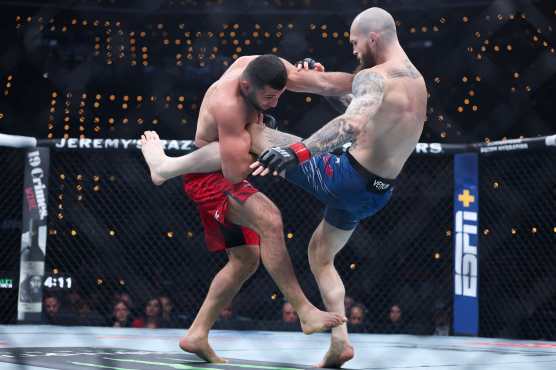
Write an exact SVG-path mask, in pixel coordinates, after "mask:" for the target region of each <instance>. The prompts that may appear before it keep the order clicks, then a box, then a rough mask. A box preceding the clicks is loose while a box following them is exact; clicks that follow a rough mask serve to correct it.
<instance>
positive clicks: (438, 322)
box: [432, 310, 450, 336]
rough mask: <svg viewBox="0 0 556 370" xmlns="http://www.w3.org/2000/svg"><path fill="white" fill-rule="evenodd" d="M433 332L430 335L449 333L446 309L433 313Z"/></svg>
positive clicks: (445, 334)
mask: <svg viewBox="0 0 556 370" xmlns="http://www.w3.org/2000/svg"><path fill="white" fill-rule="evenodd" d="M432 322H433V325H434V332H433V333H432V335H444V336H447V335H450V315H449V314H448V312H447V311H446V310H438V311H436V312H435V313H434V314H433V317H432Z"/></svg>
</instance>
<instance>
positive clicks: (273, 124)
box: [263, 113, 278, 129]
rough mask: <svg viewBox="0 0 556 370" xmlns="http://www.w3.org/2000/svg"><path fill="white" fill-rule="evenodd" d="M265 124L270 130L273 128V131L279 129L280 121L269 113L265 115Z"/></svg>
mask: <svg viewBox="0 0 556 370" xmlns="http://www.w3.org/2000/svg"><path fill="white" fill-rule="evenodd" d="M263 123H264V125H265V126H266V127H268V128H272V129H277V128H278V121H277V120H276V118H274V117H273V116H271V115H270V114H267V113H264V114H263Z"/></svg>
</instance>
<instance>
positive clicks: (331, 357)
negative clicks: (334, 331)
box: [314, 339, 354, 369]
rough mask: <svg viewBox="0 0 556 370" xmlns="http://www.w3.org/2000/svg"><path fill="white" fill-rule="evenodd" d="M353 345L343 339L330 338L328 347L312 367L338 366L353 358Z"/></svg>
mask: <svg viewBox="0 0 556 370" xmlns="http://www.w3.org/2000/svg"><path fill="white" fill-rule="evenodd" d="M353 355H354V353H353V347H352V346H351V344H349V343H346V342H344V341H335V340H334V339H332V342H331V343H330V348H329V349H328V352H326V355H324V358H323V359H322V361H321V362H319V363H318V364H316V365H315V366H314V367H325V368H338V369H339V368H340V367H342V365H343V364H345V363H346V362H348V361H349V360H351V359H352V358H353Z"/></svg>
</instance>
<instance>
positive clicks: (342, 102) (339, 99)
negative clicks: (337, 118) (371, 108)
mask: <svg viewBox="0 0 556 370" xmlns="http://www.w3.org/2000/svg"><path fill="white" fill-rule="evenodd" d="M324 99H326V101H327V102H328V104H330V106H332V108H334V110H336V111H337V112H338V113H344V112H345V111H346V108H347V107H348V106H349V104H350V103H351V101H352V100H353V94H345V95H341V96H325V97H324Z"/></svg>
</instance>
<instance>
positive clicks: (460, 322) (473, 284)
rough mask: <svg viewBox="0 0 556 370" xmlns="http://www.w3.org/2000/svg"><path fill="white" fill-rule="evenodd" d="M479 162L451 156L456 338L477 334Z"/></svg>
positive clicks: (469, 156) (472, 157)
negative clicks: (452, 163) (452, 160)
mask: <svg viewBox="0 0 556 370" xmlns="http://www.w3.org/2000/svg"><path fill="white" fill-rule="evenodd" d="M478 166H479V158H478V155H477V154H475V153H468V154H458V155H456V156H454V238H453V240H454V272H453V273H454V275H453V276H454V317H453V329H454V330H453V331H454V334H456V335H478V334H479V233H478V230H479V190H478V189H479V186H478V178H479V174H478V172H479V167H478Z"/></svg>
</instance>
